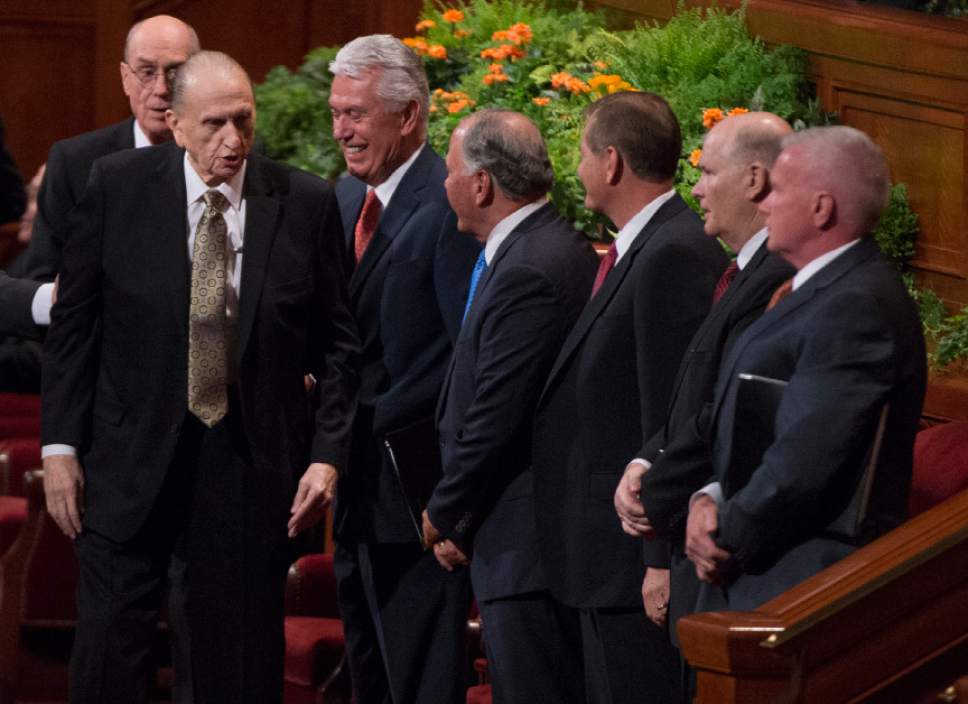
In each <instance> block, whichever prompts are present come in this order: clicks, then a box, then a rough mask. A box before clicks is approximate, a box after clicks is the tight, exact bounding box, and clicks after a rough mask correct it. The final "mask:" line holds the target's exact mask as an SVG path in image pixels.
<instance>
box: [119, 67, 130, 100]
mask: <svg viewBox="0 0 968 704" xmlns="http://www.w3.org/2000/svg"><path fill="white" fill-rule="evenodd" d="M118 69H119V70H120V71H121V88H122V89H123V90H124V94H125V95H128V96H130V95H131V91H130V90H128V82H127V81H126V80H125V77H126V76H127V73H126V72H127V71H128V67H127V66H125V64H124V62H123V61H122V62H121V63H119V64H118Z"/></svg>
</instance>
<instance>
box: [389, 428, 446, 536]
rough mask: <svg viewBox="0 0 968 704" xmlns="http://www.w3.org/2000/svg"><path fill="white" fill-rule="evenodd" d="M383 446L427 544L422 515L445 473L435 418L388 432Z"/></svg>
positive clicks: (416, 524) (415, 526)
mask: <svg viewBox="0 0 968 704" xmlns="http://www.w3.org/2000/svg"><path fill="white" fill-rule="evenodd" d="M383 445H384V446H385V447H386V449H387V455H389V457H390V464H391V465H392V466H393V471H394V473H396V475H397V480H398V481H399V482H400V490H401V491H402V492H403V497H404V499H406V502H407V507H408V508H409V509H410V519H411V521H412V522H413V527H414V529H415V530H416V531H417V536H418V538H419V539H420V543H421V544H423V519H422V515H423V512H424V509H425V508H427V502H428V501H430V497H431V495H432V494H433V493H434V487H435V486H437V482H439V481H440V477H441V476H442V469H441V460H440V446H439V445H438V444H437V431H436V429H435V428H434V419H433V417H432V416H428V417H427V418H422V419H420V420H418V421H416V422H414V423H411V424H410V425H407V426H404V427H403V428H400V429H398V430H394V431H392V432H389V433H387V434H386V435H385V436H384V438H383ZM424 547H425V548H426V547H427V546H426V545H424Z"/></svg>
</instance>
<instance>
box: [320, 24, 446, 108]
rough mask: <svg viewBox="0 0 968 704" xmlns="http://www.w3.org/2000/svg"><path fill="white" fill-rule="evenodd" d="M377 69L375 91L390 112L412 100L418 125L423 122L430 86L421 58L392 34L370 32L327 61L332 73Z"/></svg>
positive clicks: (352, 74)
mask: <svg viewBox="0 0 968 704" xmlns="http://www.w3.org/2000/svg"><path fill="white" fill-rule="evenodd" d="M375 70H378V71H379V72H380V73H379V77H378V80H377V84H376V94H377V95H378V96H379V97H380V100H382V101H383V102H384V103H385V104H386V106H387V108H388V109H389V110H390V112H400V111H401V110H403V109H404V108H405V107H406V106H407V103H409V102H410V101H411V100H415V101H416V102H417V104H418V105H419V106H420V124H421V126H423V127H426V125H427V117H428V115H429V108H430V89H429V87H428V85H427V74H426V73H425V72H424V67H423V60H422V59H421V58H420V57H419V56H417V55H416V54H415V53H414V52H412V51H411V50H410V49H408V48H407V46H406V45H405V44H404V43H403V42H401V41H400V40H399V39H397V38H396V37H392V36H390V35H389V34H371V35H369V36H366V37H357V38H356V39H354V40H353V41H351V42H349V43H348V44H346V45H344V46H343V48H342V49H340V50H339V53H337V54H336V58H335V59H333V60H332V61H331V62H330V64H329V71H330V73H332V74H333V75H334V76H348V77H350V78H361V77H362V75H363V74H365V73H367V72H369V71H375Z"/></svg>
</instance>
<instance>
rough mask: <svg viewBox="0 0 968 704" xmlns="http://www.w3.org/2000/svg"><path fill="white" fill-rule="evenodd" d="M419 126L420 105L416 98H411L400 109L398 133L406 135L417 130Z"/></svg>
mask: <svg viewBox="0 0 968 704" xmlns="http://www.w3.org/2000/svg"><path fill="white" fill-rule="evenodd" d="M419 126H420V105H419V104H418V103H417V101H416V100H411V101H410V102H408V103H407V104H406V106H405V107H404V108H403V110H401V111H400V134H402V135H404V136H406V135H409V134H411V133H413V132H415V131H416V130H417V128H418V127H419Z"/></svg>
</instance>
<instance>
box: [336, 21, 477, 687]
mask: <svg viewBox="0 0 968 704" xmlns="http://www.w3.org/2000/svg"><path fill="white" fill-rule="evenodd" d="M330 70H331V71H332V72H333V74H334V78H333V87H332V90H331V92H330V98H329V102H330V107H331V108H332V111H333V135H334V136H335V137H336V139H337V140H338V141H339V143H340V145H341V147H342V149H343V155H344V157H345V158H346V168H347V170H348V171H349V174H350V175H349V176H348V177H347V178H345V179H343V180H342V181H340V183H339V184H338V185H337V189H336V193H337V196H338V198H339V204H340V209H341V211H342V214H343V224H344V227H345V232H346V238H347V239H346V243H345V247H346V253H347V256H346V259H347V264H348V266H349V268H350V270H351V272H352V273H351V276H350V279H349V287H350V298H351V305H352V310H353V313H354V315H355V317H356V321H357V325H358V326H359V330H360V337H361V342H362V369H361V384H362V387H361V393H360V407H359V412H358V413H357V417H356V421H355V423H354V426H353V455H352V460H351V463H350V465H351V466H350V468H349V472H348V473H346V474H344V475H343V476H341V477H340V480H339V495H338V500H337V511H336V516H335V533H336V540H337V550H336V553H335V569H336V575H337V579H338V583H339V600H340V609H341V613H342V616H343V622H344V625H345V632H346V641H347V651H348V660H349V664H350V672H351V674H352V679H353V687H354V691H355V694H356V697H357V701H359V702H360V704H368V703H369V702H388V701H393V702H397V703H398V704H399V703H401V702H457V701H461V702H462V701H463V700H464V697H465V691H466V682H465V678H464V676H463V660H462V652H463V637H464V636H463V632H464V624H465V623H466V619H467V609H468V601H469V596H468V589H469V585H468V579H467V575H466V572H465V571H459V572H455V573H453V574H448V573H445V572H444V571H443V570H441V569H440V567H439V566H438V565H437V563H436V561H435V560H434V556H433V554H432V553H430V552H425V551H424V550H423V547H422V545H421V542H420V532H419V528H420V527H419V522H418V521H419V509H417V508H413V507H411V506H409V505H408V503H407V498H408V497H406V496H405V495H404V493H403V491H402V488H401V485H400V483H399V481H398V479H397V476H396V474H395V473H394V469H393V467H392V464H391V460H390V456H389V452H388V450H387V448H386V446H385V445H384V441H385V440H386V438H387V435H388V434H391V433H398V432H410V433H411V435H413V436H414V437H413V438H412V442H414V443H416V444H418V445H423V446H424V447H425V448H427V449H428V450H429V449H431V448H433V446H434V444H435V443H436V439H435V438H434V436H433V425H432V417H433V412H434V407H435V404H436V401H437V395H438V394H439V392H440V386H441V383H442V381H443V378H444V372H445V371H446V370H447V364H448V362H449V360H450V355H451V350H452V348H453V340H454V339H455V338H456V337H457V332H458V330H459V327H460V320H461V313H462V311H463V308H464V301H465V297H466V292H467V282H468V280H469V278H470V273H471V269H472V267H473V265H474V259H475V257H476V256H477V253H478V251H479V247H478V245H477V243H476V242H475V241H474V240H473V238H471V237H470V236H468V235H464V234H460V233H458V232H457V231H456V229H455V228H454V223H453V218H452V217H449V216H450V215H451V210H450V207H449V206H448V205H447V197H446V194H445V193H444V186H443V184H444V178H445V177H446V168H445V166H444V163H443V160H442V159H441V158H440V157H439V156H437V155H436V154H435V153H434V152H433V150H432V149H431V148H430V146H429V145H428V144H426V137H427V116H428V106H429V100H430V96H429V92H428V88H427V78H426V76H425V74H424V70H423V64H422V63H421V59H420V58H419V57H418V56H416V55H415V54H414V53H413V52H412V51H410V50H409V49H408V48H407V47H406V46H404V45H403V43H401V42H400V41H399V40H397V39H394V38H393V37H390V36H388V35H373V36H368V37H360V38H358V39H355V40H353V41H352V42H350V43H349V44H347V45H346V46H344V47H343V48H342V49H341V50H340V52H339V53H338V54H337V56H336V58H335V60H334V61H333V62H332V64H331V65H330ZM421 454H423V455H425V456H427V457H428V458H429V457H430V456H431V455H432V454H433V453H431V452H429V451H425V452H422V453H421ZM428 461H429V460H428ZM426 469H427V471H428V472H439V467H428V468H426ZM412 508H413V510H412Z"/></svg>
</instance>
